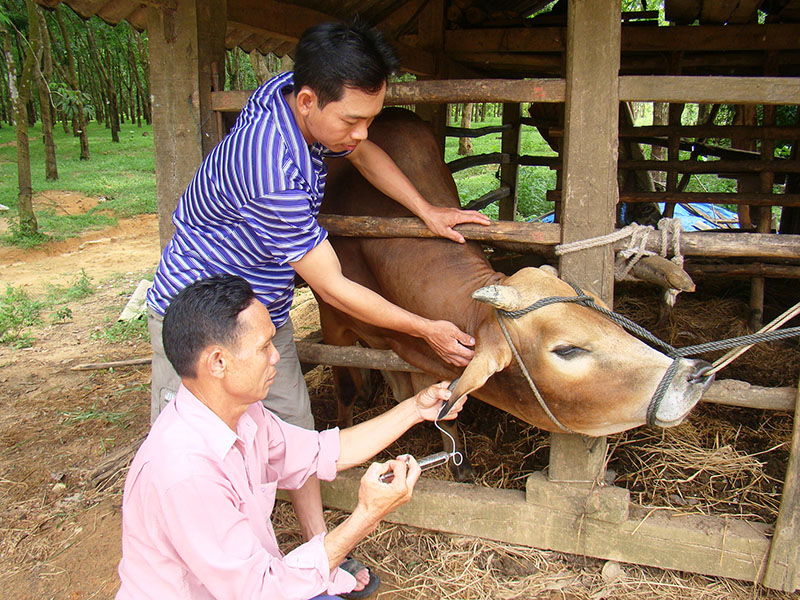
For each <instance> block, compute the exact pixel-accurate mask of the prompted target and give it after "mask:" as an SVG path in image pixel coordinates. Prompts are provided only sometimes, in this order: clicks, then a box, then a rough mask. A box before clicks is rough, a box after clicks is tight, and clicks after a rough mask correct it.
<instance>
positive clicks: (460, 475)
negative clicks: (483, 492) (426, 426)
mask: <svg viewBox="0 0 800 600" xmlns="http://www.w3.org/2000/svg"><path fill="white" fill-rule="evenodd" d="M411 380H412V383H413V384H414V389H415V390H421V389H423V388H425V387H427V386H429V385H432V384H434V383H436V381H437V380H436V379H433V378H432V377H431V376H430V375H423V374H417V373H414V374H413V375H412V376H411ZM439 427H441V428H442V430H443V433H442V445H443V446H444V449H445V450H446V451H447V452H458V453H460V454H461V463H460V464H458V465H456V464H455V463H454V462H453V459H450V461H449V462H448V465H449V467H450V472H451V473H452V474H453V479H455V480H456V481H459V482H464V481H472V480H473V479H475V469H473V468H472V464H471V463H470V462H469V459H468V458H467V453H466V452H465V451H464V444H463V443H462V442H461V434H460V433H459V431H458V421H457V420H456V421H439ZM454 446H455V447H454Z"/></svg>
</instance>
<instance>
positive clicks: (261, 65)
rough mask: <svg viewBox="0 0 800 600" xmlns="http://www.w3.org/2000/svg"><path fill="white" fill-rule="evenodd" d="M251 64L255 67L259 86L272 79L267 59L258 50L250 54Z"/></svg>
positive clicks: (254, 70) (254, 71)
mask: <svg viewBox="0 0 800 600" xmlns="http://www.w3.org/2000/svg"><path fill="white" fill-rule="evenodd" d="M250 64H251V65H253V73H255V74H256V80H257V81H258V85H261V84H262V83H264V82H265V81H267V80H268V79H269V78H270V77H271V74H270V72H269V65H267V59H266V58H264V55H263V54H261V52H259V51H258V50H252V51H251V52H250Z"/></svg>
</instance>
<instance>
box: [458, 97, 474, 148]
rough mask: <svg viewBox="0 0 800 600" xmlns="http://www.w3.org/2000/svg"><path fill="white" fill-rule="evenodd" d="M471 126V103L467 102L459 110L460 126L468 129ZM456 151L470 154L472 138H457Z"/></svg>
mask: <svg viewBox="0 0 800 600" xmlns="http://www.w3.org/2000/svg"><path fill="white" fill-rule="evenodd" d="M471 126H472V103H471V102H467V103H466V104H464V108H463V109H462V111H461V127H463V128H465V129H468V128H470V127H471ZM458 153H459V154H460V155H462V156H468V155H470V154H472V140H471V139H470V138H468V137H462V138H458Z"/></svg>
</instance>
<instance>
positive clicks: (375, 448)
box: [324, 381, 467, 569]
mask: <svg viewBox="0 0 800 600" xmlns="http://www.w3.org/2000/svg"><path fill="white" fill-rule="evenodd" d="M447 385H448V382H446V381H443V382H441V383H437V384H435V385H432V386H430V387H428V388H426V389H424V390H422V391H421V392H419V393H417V394H416V395H415V396H413V397H411V398H408V399H407V400H404V401H403V402H401V403H400V404H398V405H397V406H395V407H393V408H392V409H390V410H388V411H386V412H385V413H383V414H381V415H379V416H377V417H375V418H373V419H370V420H369V421H364V422H363V423H359V424H358V425H355V426H353V427H348V428H347V429H342V430H341V431H340V432H339V439H340V451H339V460H338V461H337V464H336V468H337V469H338V470H339V471H341V470H344V469H347V468H349V467H352V466H354V465H356V464H360V463H362V462H364V461H366V460H369V459H370V458H372V457H373V456H375V454H377V453H378V452H380V451H381V450H383V449H384V448H386V447H387V446H388V445H389V444H391V443H392V442H394V441H395V440H396V439H397V438H399V437H400V436H401V435H403V434H404V433H405V432H406V431H408V429H409V428H410V427H412V426H413V425H415V424H417V423H421V422H422V421H433V420H435V419H436V417H437V416H438V414H439V410H440V409H441V407H442V405H443V404H444V403H445V402H446V401H447V400H448V399H449V398H450V392H449V390H448V389H447ZM466 398H467V397H466V396H464V397H463V398H460V399H459V401H458V402H456V403H455V404H454V405H453V408H452V409H451V410H450V412H448V413H447V416H446V417H445V419H448V420H449V419H455V418H456V416H458V413H459V411H460V410H461V408H462V407H463V406H464V402H465V401H466ZM406 459H407V460H399V459H397V460H390V461H387V462H385V463H372V464H371V465H370V467H369V469H367V472H366V473H365V474H364V476H363V477H362V478H361V485H360V486H359V490H358V504H357V505H356V508H355V509H354V510H353V512H352V514H351V515H350V516H349V517H348V518H347V519H346V520H345V521H344V522H343V523H342V524H341V525H339V526H338V527H337V528H336V529H334V530H333V531H331V532H330V533H328V535H326V536H325V540H324V545H325V552H327V554H328V559H329V560H330V564H331V569H333V568H334V567H335V566H336V565H339V564H340V563H341V562H342V561H343V560H344V558H345V556H347V553H348V552H349V551H350V550H352V548H353V547H354V546H355V545H356V544H357V543H358V542H359V541H361V540H362V539H363V538H364V537H365V536H367V535H368V534H369V533H370V532H371V531H372V530H373V529H374V528H375V527H376V526H377V525H378V523H379V522H380V520H381V519H383V517H385V516H386V515H387V514H389V513H390V512H392V511H393V510H394V509H396V508H397V507H399V506H401V505H403V504H405V503H406V502H408V501H409V500H410V499H411V494H412V492H413V490H414V486H415V485H416V483H417V480H418V479H419V475H420V468H419V465H418V464H417V461H416V460H415V459H414V458H413V457H412V456H407V457H406ZM389 471H392V472H393V473H394V478H393V479H392V482H391V483H382V482H381V481H380V479H379V478H380V476H381V475H383V474H384V473H388V472H389Z"/></svg>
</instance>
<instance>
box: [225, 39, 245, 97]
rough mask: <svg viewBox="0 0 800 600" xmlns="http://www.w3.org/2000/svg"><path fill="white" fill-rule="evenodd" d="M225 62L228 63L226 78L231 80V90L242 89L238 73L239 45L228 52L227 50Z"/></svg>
mask: <svg viewBox="0 0 800 600" xmlns="http://www.w3.org/2000/svg"><path fill="white" fill-rule="evenodd" d="M225 62H226V63H227V65H228V79H229V80H230V82H231V87H230V89H232V90H240V89H242V85H241V77H240V74H239V71H240V69H239V47H238V46H237V47H236V48H234V49H233V50H231V51H230V52H228V56H227V57H226V60H225Z"/></svg>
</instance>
